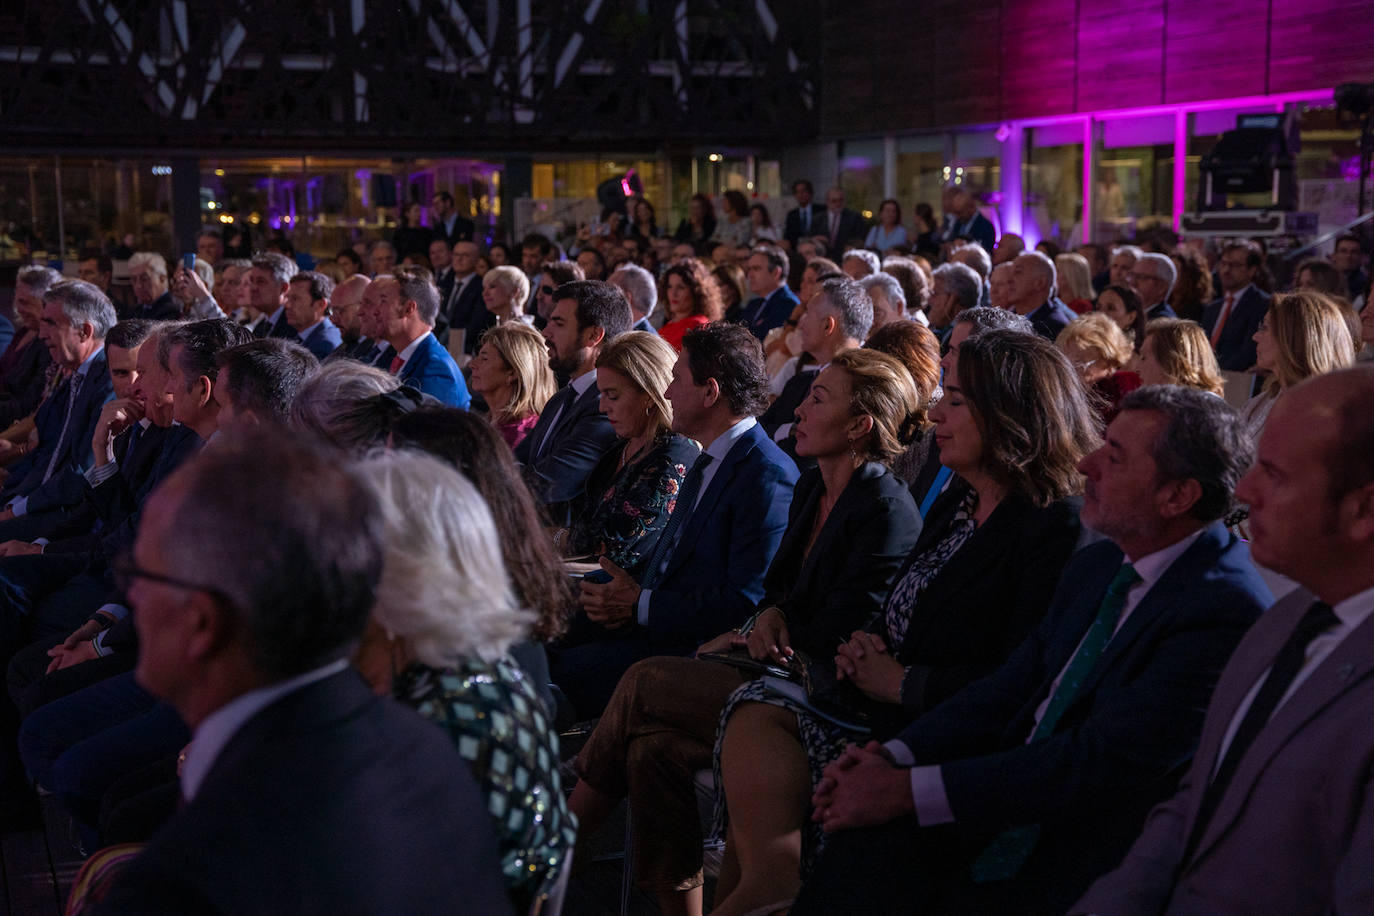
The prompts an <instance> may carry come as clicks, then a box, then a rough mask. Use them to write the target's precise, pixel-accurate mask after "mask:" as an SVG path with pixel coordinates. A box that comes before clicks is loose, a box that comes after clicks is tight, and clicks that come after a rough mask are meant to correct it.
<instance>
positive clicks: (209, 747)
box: [181, 658, 348, 801]
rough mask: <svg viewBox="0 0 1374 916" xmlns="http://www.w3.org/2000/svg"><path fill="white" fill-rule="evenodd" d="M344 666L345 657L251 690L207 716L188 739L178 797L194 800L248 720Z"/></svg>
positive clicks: (336, 672) (346, 660)
mask: <svg viewBox="0 0 1374 916" xmlns="http://www.w3.org/2000/svg"><path fill="white" fill-rule="evenodd" d="M347 667H348V659H346V658H341V659H338V660H336V661H332V662H330V663H329V664H327V665H324V666H323V667H320V668H316V669H315V670H313V671H307V672H306V673H305V674H298V675H296V676H295V677H292V678H287V679H286V680H284V681H278V682H277V683H275V684H270V685H268V686H267V687H259V688H258V689H257V690H250V691H248V692H247V693H245V694H241V695H239V696H237V697H234V699H232V700H230V701H229V702H228V703H225V704H224V705H223V706H221V707H220V708H219V709H216V710H215V711H214V712H212V713H210V715H208V716H206V717H205V719H204V721H202V722H201V723H200V725H199V726H197V727H196V731H195V735H194V736H193V737H192V739H191V749H190V750H189V751H187V752H186V764H185V766H183V767H182V769H181V794H182V795H184V796H186V800H187V801H190V800H191V799H193V798H195V796H196V792H198V791H199V790H200V786H201V783H203V782H204V781H205V777H206V776H207V775H209V773H210V769H211V768H212V767H213V766H214V764H215V760H216V758H218V757H219V755H220V751H222V750H224V747H225V745H227V744H228V743H229V739H230V738H233V737H234V735H235V734H236V733H237V732H238V730H239V729H240V728H242V727H243V726H244V725H245V724H246V723H247V722H248V720H249V719H251V718H253V716H255V715H257V714H258V713H259V712H261V711H262V710H264V709H266V708H267V707H268V706H271V705H272V704H273V703H275V702H276V701H277V700H279V699H281V698H282V697H284V696H286V695H287V694H288V693H294V692H295V691H297V690H300V689H301V688H302V687H305V686H307V685H309V684H313V683H314V682H315V681H320V680H323V679H325V678H327V677H329V676H331V675H334V674H338V673H339V672H340V671H343V670H344V669H345V668H347Z"/></svg>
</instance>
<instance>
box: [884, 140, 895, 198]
mask: <svg viewBox="0 0 1374 916" xmlns="http://www.w3.org/2000/svg"><path fill="white" fill-rule="evenodd" d="M883 197H884V198H892V199H893V200H895V199H896V198H897V138H896V137H894V136H892V134H888V135H887V136H885V137H883Z"/></svg>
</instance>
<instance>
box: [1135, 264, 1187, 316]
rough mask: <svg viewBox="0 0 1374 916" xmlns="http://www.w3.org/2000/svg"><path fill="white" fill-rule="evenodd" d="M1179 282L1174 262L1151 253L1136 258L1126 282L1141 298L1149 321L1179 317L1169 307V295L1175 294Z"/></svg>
mask: <svg viewBox="0 0 1374 916" xmlns="http://www.w3.org/2000/svg"><path fill="white" fill-rule="evenodd" d="M1177 281H1178V268H1177V267H1175V266H1174V262H1173V260H1172V259H1171V258H1167V257H1165V256H1164V255H1162V254H1154V253H1151V252H1146V253H1144V254H1141V255H1140V257H1138V258H1136V261H1135V264H1134V265H1132V267H1131V272H1130V273H1128V274H1127V275H1126V282H1127V283H1129V284H1130V287H1131V289H1133V290H1135V291H1136V293H1137V295H1139V296H1140V303H1141V306H1142V307H1143V308H1144V309H1145V319H1146V320H1147V321H1153V320H1154V319H1156V318H1177V317H1178V313H1177V312H1175V311H1174V310H1173V307H1172V306H1170V305H1169V293H1171V292H1173V290H1174V283H1176V282H1177Z"/></svg>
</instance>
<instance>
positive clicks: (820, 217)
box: [782, 203, 828, 251]
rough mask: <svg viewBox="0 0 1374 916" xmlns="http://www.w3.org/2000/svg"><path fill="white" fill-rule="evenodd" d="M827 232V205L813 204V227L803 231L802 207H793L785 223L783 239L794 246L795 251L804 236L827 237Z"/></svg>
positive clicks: (788, 212)
mask: <svg viewBox="0 0 1374 916" xmlns="http://www.w3.org/2000/svg"><path fill="white" fill-rule="evenodd" d="M827 232H828V230H827V227H826V223H825V204H818V203H812V204H811V226H810V228H809V229H806V230H803V229H802V220H801V207H793V208H792V209H791V210H788V211H787V218H786V219H785V220H784V221H783V229H782V237H783V238H784V239H786V240H787V241H788V242H789V243H790V244H791V245H792V250H794V251H795V250H796V248H797V242H799V241H801V238H802V236H803V235H808V236H812V235H826V234H827Z"/></svg>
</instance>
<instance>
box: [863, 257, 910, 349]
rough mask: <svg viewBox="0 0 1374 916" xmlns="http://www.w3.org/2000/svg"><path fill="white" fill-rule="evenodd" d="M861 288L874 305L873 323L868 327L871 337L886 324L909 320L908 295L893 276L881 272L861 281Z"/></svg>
mask: <svg viewBox="0 0 1374 916" xmlns="http://www.w3.org/2000/svg"><path fill="white" fill-rule="evenodd" d="M859 286H860V287H862V288H863V291H864V292H865V293H867V294H868V301H869V302H870V303H872V305H873V323H872V324H871V325H869V327H868V333H869V335H870V336H872V334H873V332H874V331H876V330H878V328H880V327H882V326H883V325H885V324H889V323H891V322H893V321H906V320H907V314H906V293H904V292H902V284H901V283H898V282H897V278H896V277H894V276H892V274H889V273H883V272H881V271H880V272H878V273H876V274H869V275H868V276H866V277H864V278H863V279H862V280H860V281H859ZM865 340H867V338H865Z"/></svg>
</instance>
